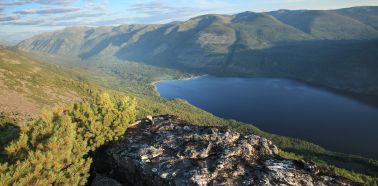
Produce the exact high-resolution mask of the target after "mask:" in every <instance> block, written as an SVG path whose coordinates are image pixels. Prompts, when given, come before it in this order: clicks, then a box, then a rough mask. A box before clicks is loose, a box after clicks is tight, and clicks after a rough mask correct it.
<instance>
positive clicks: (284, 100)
mask: <svg viewBox="0 0 378 186" xmlns="http://www.w3.org/2000/svg"><path fill="white" fill-rule="evenodd" d="M156 86H157V90H158V92H159V93H160V95H161V96H162V97H164V98H181V99H185V100H187V101H188V102H190V103H191V104H193V105H195V106H197V107H199V108H202V109H204V110H206V111H208V112H210V113H213V114H214V115H216V116H220V117H222V118H227V119H235V120H239V121H243V122H247V123H253V124H254V125H255V126H257V127H258V128H260V129H262V130H264V131H267V132H271V133H274V134H280V135H284V136H291V137H295V138H300V139H305V140H308V141H311V142H314V143H316V144H319V145H321V146H323V147H325V148H327V149H329V150H333V151H338V152H344V153H351V154H358V155H362V156H365V157H373V158H375V159H378V107H374V106H372V105H370V104H366V103H364V102H361V101H357V100H356V99H354V98H351V97H349V96H343V95H341V94H336V93H335V92H334V91H330V90H327V89H323V88H319V87H314V86H310V85H308V84H305V83H301V82H298V81H293V80H288V79H277V78H221V77H212V76H203V77H200V78H197V79H192V80H167V81H161V82H159V83H157V85H156Z"/></svg>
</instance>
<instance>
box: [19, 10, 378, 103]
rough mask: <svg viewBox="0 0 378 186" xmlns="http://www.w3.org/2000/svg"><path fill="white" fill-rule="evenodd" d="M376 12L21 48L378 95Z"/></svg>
mask: <svg viewBox="0 0 378 186" xmlns="http://www.w3.org/2000/svg"><path fill="white" fill-rule="evenodd" d="M377 12H378V7H354V8H348V9H339V10H321V11H320V10H279V11H273V12H266V13H254V12H243V13H239V14H235V15H215V14H209V15H203V16H198V17H195V18H192V19H189V20H187V21H184V22H173V23H168V24H160V25H121V26H117V27H69V28H66V29H64V30H60V31H56V32H51V33H45V34H41V35H37V36H35V37H32V38H30V39H27V40H25V41H22V42H21V43H19V44H18V45H17V47H18V48H19V49H22V50H25V51H31V52H35V53H39V54H48V55H51V56H54V57H62V58H64V59H70V60H69V61H71V62H74V63H78V62H77V61H81V63H82V64H85V63H88V64H89V63H90V62H91V61H101V60H102V61H104V62H103V63H104V64H106V62H105V60H106V61H108V60H110V61H136V62H143V63H146V64H151V65H154V66H158V67H171V68H175V69H181V70H185V71H189V72H199V73H208V74H215V75H222V76H273V77H286V78H294V79H298V80H302V81H306V82H310V83H314V84H318V85H323V86H327V87H330V88H335V89H342V90H348V91H351V92H357V93H363V94H373V95H377V94H378V87H377V84H378V77H377V73H376V71H377V69H378V65H377V63H376V60H375V59H377V58H378V51H377V50H378V47H377V46H378V29H377V24H378V23H377V22H378V21H377ZM336 56H337V57H336ZM70 64H71V65H72V64H73V63H70ZM335 69H338V72H336V71H335ZM339 69H340V70H339ZM335 73H338V74H337V75H336V74H335Z"/></svg>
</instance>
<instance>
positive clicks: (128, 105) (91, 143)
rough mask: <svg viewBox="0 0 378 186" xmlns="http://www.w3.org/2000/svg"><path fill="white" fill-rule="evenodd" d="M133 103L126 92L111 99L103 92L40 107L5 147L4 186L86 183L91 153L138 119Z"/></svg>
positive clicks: (1, 172) (1, 179)
mask: <svg viewBox="0 0 378 186" xmlns="http://www.w3.org/2000/svg"><path fill="white" fill-rule="evenodd" d="M135 106H136V103H135V100H132V99H129V98H128V97H126V98H124V99H123V100H121V101H113V100H112V99H111V98H110V96H109V95H108V94H101V95H98V96H97V98H96V99H95V100H93V101H88V102H81V103H77V104H74V105H73V106H60V107H57V108H56V109H54V110H53V111H44V112H42V114H41V116H40V117H39V118H37V119H35V120H33V121H31V122H29V123H27V124H25V125H23V126H21V128H20V135H19V138H18V140H16V141H14V142H12V143H11V144H10V145H9V146H7V147H6V152H7V155H8V162H7V163H4V164H0V185H85V183H86V181H87V179H88V177H89V169H90V164H91V162H92V159H91V157H90V156H88V153H89V152H90V151H93V150H95V149H96V148H97V147H99V146H101V145H103V144H104V143H106V142H108V141H111V140H115V139H118V138H119V137H120V136H122V135H123V134H124V132H125V131H126V129H127V125H128V124H129V123H131V122H133V121H134V120H135V115H136V111H135V110H136V109H135Z"/></svg>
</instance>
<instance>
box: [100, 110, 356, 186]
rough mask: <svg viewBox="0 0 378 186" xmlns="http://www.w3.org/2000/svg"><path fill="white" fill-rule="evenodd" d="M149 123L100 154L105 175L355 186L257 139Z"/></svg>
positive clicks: (133, 180) (181, 181)
mask: <svg viewBox="0 0 378 186" xmlns="http://www.w3.org/2000/svg"><path fill="white" fill-rule="evenodd" d="M151 119H152V120H151ZM148 120H151V122H150V121H148V122H147V121H146V120H144V121H146V122H141V123H140V124H138V125H137V126H136V127H134V128H130V129H128V130H127V133H126V134H125V138H124V139H122V140H120V141H117V142H114V143H112V144H110V145H108V146H107V147H106V149H105V150H104V152H105V156H106V158H102V160H103V161H102V162H101V166H103V167H108V168H110V169H111V170H107V171H108V172H111V174H110V173H108V175H112V176H113V178H114V179H116V180H117V181H119V182H121V183H122V184H125V185H353V184H354V183H353V182H351V181H349V180H347V179H344V178H340V177H333V176H330V175H325V174H321V173H318V171H317V169H316V167H315V165H314V164H312V163H308V162H305V161H295V160H287V159H283V158H281V157H279V156H278V155H277V153H278V148H277V147H276V146H275V145H273V144H272V142H271V141H269V140H267V139H265V138H262V137H260V136H257V135H242V134H240V133H237V132H234V131H232V130H230V129H227V128H221V127H207V126H195V125H191V124H189V123H187V122H186V121H183V120H181V119H179V118H177V117H175V116H172V115H164V116H156V117H153V118H152V117H150V118H149V119H148ZM142 121H143V120H142ZM125 152H126V153H125ZM103 154H104V153H103ZM95 161H96V160H95ZM95 164H99V163H96V162H95ZM96 168H97V167H96ZM97 169H99V168H97Z"/></svg>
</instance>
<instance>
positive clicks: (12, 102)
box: [0, 82, 41, 115]
mask: <svg viewBox="0 0 378 186" xmlns="http://www.w3.org/2000/svg"><path fill="white" fill-rule="evenodd" d="M0 86H1V82H0ZM40 109H41V107H40V106H39V105H38V104H37V103H36V102H35V101H33V100H31V99H30V98H28V97H27V96H26V95H24V94H22V93H19V92H16V91H13V90H7V89H1V90H0V110H1V111H2V112H16V113H20V114H22V115H34V114H37V113H38V112H39V110H40Z"/></svg>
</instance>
